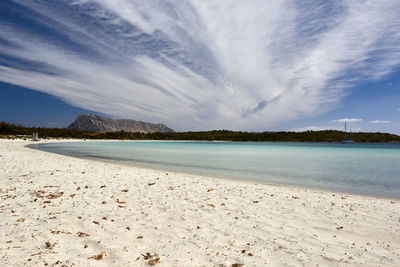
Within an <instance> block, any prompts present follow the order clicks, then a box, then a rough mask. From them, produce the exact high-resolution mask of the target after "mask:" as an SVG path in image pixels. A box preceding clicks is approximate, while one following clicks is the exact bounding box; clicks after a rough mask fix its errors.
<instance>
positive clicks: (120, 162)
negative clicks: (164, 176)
mask: <svg viewBox="0 0 400 267" xmlns="http://www.w3.org/2000/svg"><path fill="white" fill-rule="evenodd" d="M47 141H49V140H47ZM152 141H157V142H158V141H160V142H214V141H196V140H193V141H187V140H182V141H176V140H118V139H116V140H85V141H84V140H81V139H74V141H73V142H152ZM61 142H63V143H64V142H69V140H61V141H60V142H58V141H57V140H50V142H46V143H49V144H55V143H61ZM215 142H230V141H215ZM32 144H37V142H34V143H31V144H28V145H26V147H27V148H29V149H36V148H31V147H29V146H30V145H32ZM372 144H373V143H372ZM36 150H39V151H42V152H46V153H53V154H56V155H62V156H66V157H71V158H78V159H85V160H94V161H98V162H103V163H108V164H115V165H121V166H127V167H130V166H131V167H135V168H142V169H146V170H154V171H161V172H168V170H163V169H157V168H148V167H142V166H135V165H134V164H129V163H126V164H125V163H124V162H123V161H118V160H113V159H102V158H96V157H76V156H72V155H66V154H62V153H57V152H52V151H46V150H41V149H36ZM170 172H171V171H170ZM173 172H174V173H179V174H181V175H191V176H198V177H204V178H209V179H217V180H219V179H221V180H227V181H233V182H243V183H250V184H261V185H266V186H279V187H284V188H291V189H300V190H311V191H316V192H321V193H328V194H336V195H340V194H341V195H348V196H355V197H366V198H376V199H386V200H392V201H400V196H399V197H398V198H395V197H387V196H376V195H368V194H361V193H360V194H357V193H350V192H346V191H339V190H337V191H336V190H330V189H324V188H318V187H307V186H301V185H293V184H281V183H268V182H264V181H259V180H251V179H250V180H244V179H235V178H228V177H218V176H207V175H201V174H194V173H189V172H184V171H183V172H181V171H178V172H175V171H173Z"/></svg>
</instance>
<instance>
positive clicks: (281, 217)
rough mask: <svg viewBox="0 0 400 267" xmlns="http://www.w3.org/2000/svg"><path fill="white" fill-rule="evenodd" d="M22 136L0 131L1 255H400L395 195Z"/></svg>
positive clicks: (351, 260) (237, 259) (247, 258)
mask: <svg viewBox="0 0 400 267" xmlns="http://www.w3.org/2000/svg"><path fill="white" fill-rule="evenodd" d="M47 141H48V140H47ZM53 141H55V142H59V140H53ZM66 141H70V140H66ZM27 143H33V142H29V141H4V140H0V163H1V164H0V184H1V190H0V196H1V198H2V203H1V204H0V215H1V216H2V219H1V220H0V222H1V223H0V231H1V232H2V233H4V235H3V236H2V237H0V265H1V264H4V265H11V266H17V265H23V264H28V265H43V264H45V263H47V264H48V265H52V264H56V263H57V264H65V265H67V266H72V265H78V266H110V265H111V266H114V265H116V266H146V265H149V264H150V261H151V260H153V261H152V262H153V263H154V262H155V263H156V264H157V266H210V265H211V266H215V265H219V264H224V265H225V266H231V265H232V264H244V266H260V265H267V266H276V265H292V266H293V265H311V264H312V265H315V264H320V265H363V266H376V265H383V266H398V265H399V264H400V254H399V252H398V251H400V217H399V214H400V203H399V201H398V200H397V199H396V200H395V201H392V200H391V199H387V198H383V199H381V198H376V197H370V196H359V195H351V194H347V193H334V192H327V191H321V190H315V189H308V188H290V187H287V186H280V185H269V184H264V183H262V182H252V181H239V180H233V179H222V178H212V177H205V176H204V177H203V176H198V175H190V174H184V173H174V172H166V171H158V170H153V169H144V168H138V167H133V166H123V165H117V164H114V163H104V162H100V161H94V160H87V159H81V158H76V157H67V156H63V155H60V154H55V153H44V151H40V150H36V149H30V148H27V147H25V145H26V144H27ZM78 188H79V189H78ZM332 193H333V194H335V195H332ZM35 199H36V200H35ZM103 202H105V203H103ZM104 218H105V219H104ZM146 253H149V254H146ZM156 254H157V255H156ZM143 255H144V256H143ZM146 255H147V256H146ZM157 259H158V260H157Z"/></svg>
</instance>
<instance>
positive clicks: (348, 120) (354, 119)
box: [332, 118, 362, 123]
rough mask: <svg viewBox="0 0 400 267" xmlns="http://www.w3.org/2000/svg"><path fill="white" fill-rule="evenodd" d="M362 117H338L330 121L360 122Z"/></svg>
mask: <svg viewBox="0 0 400 267" xmlns="http://www.w3.org/2000/svg"><path fill="white" fill-rule="evenodd" d="M360 121H362V119H358V118H343V119H338V120H333V121H332V122H341V123H343V122H360Z"/></svg>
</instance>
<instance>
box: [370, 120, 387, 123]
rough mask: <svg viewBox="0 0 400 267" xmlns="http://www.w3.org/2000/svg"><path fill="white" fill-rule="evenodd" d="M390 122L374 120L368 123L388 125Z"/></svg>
mask: <svg viewBox="0 0 400 267" xmlns="http://www.w3.org/2000/svg"><path fill="white" fill-rule="evenodd" d="M390 122H391V121H380V120H375V121H370V123H390Z"/></svg>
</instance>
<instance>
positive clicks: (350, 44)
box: [0, 0, 400, 134]
mask: <svg viewBox="0 0 400 267" xmlns="http://www.w3.org/2000/svg"><path fill="white" fill-rule="evenodd" d="M398 14H400V1H398V0H337V1H325V0H297V1H294V0H270V1H265V0H254V1H239V0H224V1H215V0H187V1H180V0H175V1H174V0H1V1H0V121H7V122H11V123H16V124H21V125H26V126H33V125H37V126H43V127H66V126H68V124H69V123H71V122H72V121H73V120H74V118H75V117H76V115H78V114H82V113H93V114H99V115H104V116H108V117H111V118H126V119H135V120H142V121H148V122H156V123H164V124H166V125H168V126H169V127H171V128H173V129H174V130H176V131H188V130H211V129H230V130H243V131H271V130H290V131H292V130H293V131H303V130H323V129H340V130H342V129H343V126H344V122H347V124H348V129H349V130H350V131H366V132H376V131H379V132H391V133H396V134H400V119H399V118H400V17H399V15H398Z"/></svg>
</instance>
